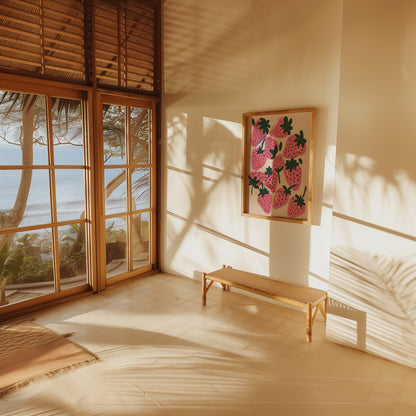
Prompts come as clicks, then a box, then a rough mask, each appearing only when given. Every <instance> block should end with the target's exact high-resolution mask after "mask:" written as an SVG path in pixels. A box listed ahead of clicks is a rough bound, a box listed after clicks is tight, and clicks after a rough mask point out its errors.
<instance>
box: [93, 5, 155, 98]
mask: <svg viewBox="0 0 416 416" xmlns="http://www.w3.org/2000/svg"><path fill="white" fill-rule="evenodd" d="M155 20H156V19H155V7H154V6H153V7H152V5H151V3H143V2H138V1H135V0H96V10H95V42H96V75H97V83H98V85H101V86H114V87H121V88H129V89H140V90H144V91H154V90H155V66H156V63H155V49H156V41H155Z"/></svg>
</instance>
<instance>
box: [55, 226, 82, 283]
mask: <svg viewBox="0 0 416 416" xmlns="http://www.w3.org/2000/svg"><path fill="white" fill-rule="evenodd" d="M58 236H59V271H60V278H61V289H62V290H65V289H69V288H71V287H75V286H80V285H83V284H85V283H87V276H86V261H87V258H86V250H85V224H83V223H81V224H71V225H66V226H64V227H58Z"/></svg>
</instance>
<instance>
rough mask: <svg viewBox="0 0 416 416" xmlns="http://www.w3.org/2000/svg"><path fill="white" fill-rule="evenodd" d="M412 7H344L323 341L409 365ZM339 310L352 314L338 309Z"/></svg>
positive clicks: (414, 146)
mask: <svg viewBox="0 0 416 416" xmlns="http://www.w3.org/2000/svg"><path fill="white" fill-rule="evenodd" d="M415 44H416V2H414V1H413V0H400V1H396V0H371V1H365V2H363V1H359V0H346V1H345V2H344V12H343V34H342V54H341V75H340V96H339V123H338V141H337V150H336V174H335V186H334V195H335V196H334V212H333V234H332V244H331V265H330V285H329V294H330V296H331V297H333V298H335V299H337V300H338V301H340V302H342V303H343V304H344V305H343V307H344V309H339V308H338V309H334V310H332V312H333V314H330V315H329V321H328V326H327V335H328V337H329V338H331V339H335V340H337V341H339V342H342V343H345V344H348V345H352V346H356V347H358V348H361V349H363V350H366V351H369V352H372V353H375V354H378V355H381V356H383V357H386V358H390V359H392V360H394V361H398V362H402V363H404V364H408V365H411V366H413V367H416V352H415V351H416V210H415V206H416V167H415V163H414V160H415V155H416V133H415V129H414V119H415V109H416V76H415V74H416V49H415V46H414V45H415ZM345 306H347V307H349V308H353V309H354V310H351V309H345Z"/></svg>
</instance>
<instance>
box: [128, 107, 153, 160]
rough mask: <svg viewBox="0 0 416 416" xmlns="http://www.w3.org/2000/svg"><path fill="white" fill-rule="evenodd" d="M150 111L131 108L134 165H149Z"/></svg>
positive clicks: (131, 142)
mask: <svg viewBox="0 0 416 416" xmlns="http://www.w3.org/2000/svg"><path fill="white" fill-rule="evenodd" d="M149 135H150V126H149V110H148V109H146V108H137V107H131V109H130V146H131V151H132V161H131V163H133V164H139V163H149Z"/></svg>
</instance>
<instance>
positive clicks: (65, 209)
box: [0, 143, 148, 227]
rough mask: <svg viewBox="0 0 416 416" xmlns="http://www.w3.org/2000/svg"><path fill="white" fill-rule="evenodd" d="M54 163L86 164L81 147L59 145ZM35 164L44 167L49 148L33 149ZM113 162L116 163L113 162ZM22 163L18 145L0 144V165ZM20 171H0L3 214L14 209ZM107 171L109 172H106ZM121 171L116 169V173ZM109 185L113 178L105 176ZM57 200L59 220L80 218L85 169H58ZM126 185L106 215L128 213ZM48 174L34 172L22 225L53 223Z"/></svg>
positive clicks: (111, 201)
mask: <svg viewBox="0 0 416 416" xmlns="http://www.w3.org/2000/svg"><path fill="white" fill-rule="evenodd" d="M54 158H55V164H57V165H59V164H60V165H75V166H80V167H81V166H82V165H83V150H82V147H78V146H72V145H59V146H55V149H54ZM33 161H34V165H43V166H45V165H46V164H47V161H48V157H47V152H46V147H45V146H39V145H38V146H34V150H33ZM112 162H113V163H114V161H112ZM19 164H21V151H20V147H19V146H14V145H7V144H5V143H0V165H5V166H7V165H19ZM21 172H22V171H21V170H0V212H7V211H10V210H11V209H12V208H13V205H14V203H15V200H16V196H17V193H18V189H19V184H20V178H21ZM107 172H108V171H107ZM119 172H120V171H118V170H117V174H118V173H119ZM106 176H108V179H107V177H106V182H108V181H109V180H110V179H111V177H114V176H116V170H114V174H113V175H106ZM55 183H56V200H57V216H58V221H69V220H75V219H79V218H80V217H81V215H82V213H83V211H84V210H85V195H84V171H83V169H56V170H55ZM125 187H126V185H125V183H123V184H122V185H121V186H119V187H118V188H117V189H116V190H115V191H114V192H113V193H112V195H111V196H110V198H108V199H107V201H106V213H115V212H122V211H125V210H126V208H125V206H126V203H125V195H126V190H125ZM136 207H137V209H140V208H147V207H148V201H142V202H141V203H137V202H136ZM50 212H51V209H50V191H49V174H48V170H47V169H33V173H32V180H31V187H30V191H29V196H28V200H27V204H26V210H25V214H24V218H23V221H22V222H21V223H20V226H21V227H23V226H32V225H37V224H45V223H49V222H51V214H50Z"/></svg>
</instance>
